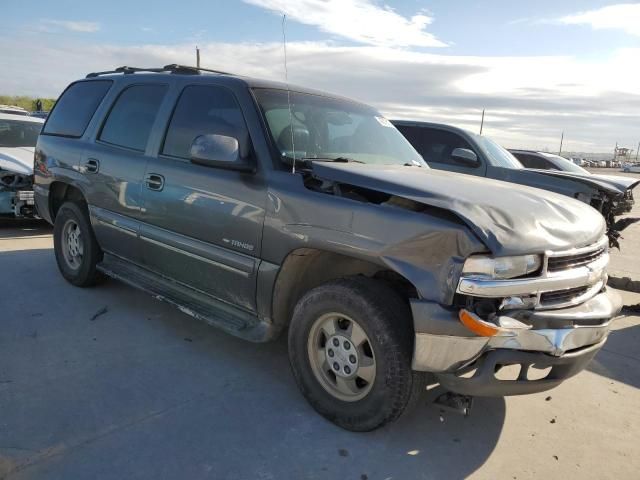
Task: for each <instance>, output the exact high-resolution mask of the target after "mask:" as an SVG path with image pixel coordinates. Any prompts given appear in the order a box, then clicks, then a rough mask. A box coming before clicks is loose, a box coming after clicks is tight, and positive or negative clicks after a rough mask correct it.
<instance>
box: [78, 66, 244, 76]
mask: <svg viewBox="0 0 640 480" xmlns="http://www.w3.org/2000/svg"><path fill="white" fill-rule="evenodd" d="M136 72H152V73H163V72H170V73H176V74H184V75H199V74H200V72H208V73H217V74H219V75H233V74H232V73H229V72H223V71H220V70H211V69H209V68H200V67H191V66H188V65H178V64H176V63H172V64H169V65H165V66H164V67H160V68H140V67H128V66H126V65H125V66H122V67H118V68H116V69H115V70H105V71H104V72H93V73H89V74H88V75H87V76H86V78H95V77H99V76H100V75H109V74H111V73H123V74H125V75H128V74H131V73H136Z"/></svg>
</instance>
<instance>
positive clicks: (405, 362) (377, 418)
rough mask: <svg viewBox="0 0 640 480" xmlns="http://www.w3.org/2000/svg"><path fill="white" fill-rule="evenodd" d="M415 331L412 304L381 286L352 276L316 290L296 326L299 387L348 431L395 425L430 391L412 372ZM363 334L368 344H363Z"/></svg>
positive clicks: (294, 364)
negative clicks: (389, 424) (391, 423)
mask: <svg viewBox="0 0 640 480" xmlns="http://www.w3.org/2000/svg"><path fill="white" fill-rule="evenodd" d="M334 327H335V332H334V333H333V335H329V333H330V331H331V329H332V328H334ZM357 327H359V328H360V329H361V331H358V330H357ZM328 332H329V333H328ZM349 332H351V333H349ZM413 332H414V330H413V326H412V322H411V315H410V311H409V308H408V306H407V305H406V303H405V302H404V301H403V300H402V299H401V298H400V297H399V296H398V294H397V293H395V292H394V291H393V290H392V289H391V288H390V287H388V286H386V285H385V284H384V283H382V282H380V281H377V280H372V279H369V278H365V277H351V278H344V279H339V280H334V281H331V282H328V283H325V284H324V285H321V286H319V287H316V288H314V289H312V290H310V291H309V292H307V293H306V294H305V295H304V296H303V297H302V298H301V299H300V301H299V302H298V304H297V305H296V307H295V309H294V312H293V317H292V319H291V324H290V326H289V361H290V363H291V368H292V370H293V374H294V376H295V379H296V382H297V384H298V387H299V388H300V390H301V391H302V394H303V395H304V397H305V398H306V399H307V401H308V402H309V403H310V404H311V405H312V406H313V408H314V409H315V410H316V411H317V412H318V413H320V414H321V415H322V416H324V417H325V418H327V419H328V420H330V421H332V422H333V423H335V424H336V425H338V426H340V427H342V428H345V429H347V430H351V431H356V432H364V431H370V430H374V429H376V428H379V427H381V426H383V425H384V424H386V423H388V422H392V421H395V420H397V419H398V418H399V417H400V416H401V415H402V413H403V412H404V411H405V410H406V409H407V408H408V407H410V406H412V405H415V403H417V399H418V398H419V395H420V394H421V393H423V392H424V391H425V388H426V383H425V380H426V376H425V375H423V374H421V373H417V372H412V370H411V356H412V348H413ZM362 333H364V336H365V337H366V340H365V341H363V342H361V343H358V342H360V340H361V339H362ZM345 338H346V339H347V340H345ZM335 340H338V342H337V343H334V342H335ZM345 342H346V344H345ZM351 342H353V343H351ZM356 344H358V347H356ZM347 347H349V349H348V350H345V348H347ZM354 349H355V351H354ZM331 350H333V351H334V354H333V355H331V358H330V353H331ZM351 352H354V353H356V354H357V355H351ZM354 359H355V360H356V362H354V364H353V365H354V366H355V367H354V368H353V369H351V368H349V367H351V366H352V363H350V362H352V361H353V360H354ZM330 362H333V363H330ZM372 363H373V372H375V373H374V375H373V376H372V375H371V371H372V369H371V364H372ZM336 367H337V368H336ZM332 369H333V370H332ZM353 370H355V371H353ZM336 372H338V373H336ZM348 373H349V374H350V375H351V376H350V377H346V375H347V374H348ZM361 374H362V375H363V376H362V377H360V375H361ZM365 378H368V379H370V380H371V381H366V380H364V379H365ZM339 382H340V383H339Z"/></svg>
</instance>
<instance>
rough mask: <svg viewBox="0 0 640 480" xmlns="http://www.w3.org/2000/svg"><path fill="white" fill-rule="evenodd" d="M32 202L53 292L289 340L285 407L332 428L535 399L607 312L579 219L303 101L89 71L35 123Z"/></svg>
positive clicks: (578, 214)
mask: <svg viewBox="0 0 640 480" xmlns="http://www.w3.org/2000/svg"><path fill="white" fill-rule="evenodd" d="M34 191H35V198H36V205H37V209H38V211H39V213H40V215H41V216H42V217H43V218H45V219H46V220H47V221H49V222H51V223H52V224H53V225H54V244H55V255H56V259H57V263H58V266H59V268H60V271H61V273H62V275H63V277H64V278H65V279H67V280H68V281H69V282H71V283H72V284H74V285H76V286H79V287H87V286H90V285H94V284H96V283H98V282H99V281H100V280H101V279H102V278H103V276H104V275H107V276H110V277H113V278H116V279H119V280H121V281H123V282H126V283H128V284H130V285H132V286H135V287H137V288H140V289H142V290H145V291H147V292H149V293H150V294H152V295H154V296H155V297H156V298H158V299H161V300H165V301H167V302H169V303H171V304H173V305H175V306H177V307H178V308H179V309H180V310H181V311H183V312H185V313H187V314H189V315H191V316H193V317H195V318H198V319H200V320H203V321H205V322H207V323H209V324H211V325H214V326H217V327H219V328H221V329H223V330H224V331H226V332H228V333H230V334H232V335H236V336H238V337H242V338H244V339H247V340H250V341H254V342H264V341H268V340H273V339H275V338H276V337H278V335H280V334H281V333H283V332H285V331H286V332H287V335H288V342H289V343H288V344H289V357H290V363H291V367H292V370H293V374H294V376H295V379H296V381H297V383H298V386H299V387H300V389H301V391H302V393H303V395H304V396H305V397H306V398H307V400H308V401H309V402H310V403H311V405H312V406H313V407H314V408H315V409H316V410H317V411H318V412H319V413H321V414H322V415H324V416H325V417H326V418H328V419H329V420H331V421H333V422H335V423H336V424H338V425H340V426H341V427H343V428H346V429H350V430H355V431H365V430H372V429H375V428H377V427H380V426H381V425H383V424H385V423H387V422H389V421H393V420H395V419H396V418H398V417H399V416H400V414H401V413H402V412H403V411H405V410H406V409H407V407H408V406H409V405H411V404H413V403H414V401H415V399H416V398H418V396H419V395H420V394H421V393H423V392H424V390H425V383H426V382H428V381H437V382H439V383H440V384H441V385H442V386H443V387H445V388H447V389H449V390H451V391H453V392H457V393H459V394H464V395H516V394H524V393H530V392H538V391H542V390H546V389H549V388H552V387H554V386H555V385H558V384H559V383H560V382H562V381H563V380H564V379H566V378H568V377H570V376H571V375H574V374H576V373H578V372H579V371H580V370H582V369H583V368H584V367H585V366H586V364H587V363H588V362H589V361H590V360H591V358H593V356H594V355H595V354H596V353H597V351H598V350H599V349H600V348H601V347H602V345H603V344H604V342H605V341H606V338H607V335H608V333H609V325H610V322H611V320H612V318H613V317H615V316H616V315H617V314H618V312H619V311H620V301H619V298H618V296H617V295H616V294H615V293H614V292H612V291H611V290H609V289H607V287H606V279H607V275H606V267H607V263H608V259H609V256H608V251H607V239H606V236H605V223H604V221H603V219H602V217H601V216H600V214H599V213H598V212H597V211H595V210H594V209H592V208H591V207H589V206H587V205H585V204H583V203H581V202H578V201H576V200H572V199H568V198H566V197H562V196H559V195H557V194H554V193H551V192H546V191H541V190H536V189H532V188H528V187H523V186H514V185H513V184H508V183H503V182H499V181H493V180H486V179H483V178H478V177H471V176H465V175H455V174H451V173H448V172H439V171H435V170H431V169H429V167H428V166H427V165H426V164H425V163H424V161H423V160H422V158H421V157H420V155H419V154H418V153H417V152H416V151H415V150H414V149H413V148H412V147H411V145H410V144H409V143H408V142H407V141H406V140H405V138H404V137H403V136H402V135H401V134H400V133H399V132H398V131H397V130H396V129H395V128H394V127H393V125H391V123H390V122H389V121H388V120H387V119H385V118H384V117H383V116H382V115H380V114H379V113H378V112H377V111H376V110H374V109H373V108H371V107H368V106H366V105H363V104H360V103H357V102H354V101H352V100H348V99H345V98H338V97H335V96H330V95H327V94H324V93H320V92H316V91H311V90H308V89H304V88H298V87H295V88H293V87H292V88H291V89H289V88H288V87H287V86H285V85H282V84H278V83H273V82H266V81H262V80H255V79H250V78H245V77H239V76H234V75H231V74H225V73H223V72H206V71H204V70H203V69H195V68H192V67H183V66H177V65H168V66H166V67H163V68H158V69H146V70H145V69H136V68H129V67H123V68H120V69H117V70H115V71H112V72H100V73H95V74H90V75H88V77H87V78H86V79H82V80H79V81H77V82H74V83H72V84H71V85H70V86H69V87H68V88H67V89H66V90H65V91H64V93H63V94H62V96H61V97H60V99H59V101H58V102H57V103H56V106H55V107H54V109H53V111H52V112H51V114H50V116H49V117H48V119H47V122H46V124H45V126H44V129H43V133H42V134H41V136H40V137H39V139H38V144H37V148H36V153H35V186H34ZM507 365H518V366H520V367H521V371H520V373H519V375H517V377H516V378H513V379H510V380H503V379H500V378H498V377H497V376H496V372H498V371H499V370H500V369H501V368H502V367H503V366H507ZM534 366H535V368H538V369H546V373H545V374H544V375H542V376H538V377H537V378H534V377H532V376H531V375H530V372H531V371H532V370H534Z"/></svg>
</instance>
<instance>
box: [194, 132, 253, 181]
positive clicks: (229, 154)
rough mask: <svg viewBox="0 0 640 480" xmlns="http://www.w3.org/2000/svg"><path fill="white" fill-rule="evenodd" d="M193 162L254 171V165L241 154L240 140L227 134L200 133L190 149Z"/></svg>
mask: <svg viewBox="0 0 640 480" xmlns="http://www.w3.org/2000/svg"><path fill="white" fill-rule="evenodd" d="M189 155H190V156H191V162H192V163H195V164H198V165H203V166H205V167H216V168H225V169H227V170H238V171H241V172H252V171H254V170H255V168H254V166H253V165H252V164H251V163H250V162H249V161H247V159H244V158H242V157H241V156H240V142H238V139H237V138H235V137H229V136H227V135H217V134H208V135H200V136H198V137H196V138H195V139H194V140H193V143H192V144H191V149H190V150H189Z"/></svg>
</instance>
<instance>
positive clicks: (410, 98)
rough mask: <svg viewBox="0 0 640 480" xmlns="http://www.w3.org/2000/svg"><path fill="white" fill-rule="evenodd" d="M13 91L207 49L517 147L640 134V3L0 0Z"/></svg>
mask: <svg viewBox="0 0 640 480" xmlns="http://www.w3.org/2000/svg"><path fill="white" fill-rule="evenodd" d="M2 12H3V28H2V29H1V31H0V42H1V45H2V48H1V49H0V94H7V95H18V94H22V95H32V96H42V97H57V96H58V95H59V94H60V92H61V91H62V90H63V89H64V87H65V86H66V85H67V84H68V83H70V82H71V81H73V80H76V79H78V78H81V77H84V76H85V75H86V74H87V73H88V72H92V71H101V70H109V69H112V68H115V67H117V66H121V65H131V66H146V67H151V66H162V65H166V64H169V63H183V64H195V47H196V45H197V46H198V47H199V48H200V50H201V63H202V66H204V67H209V68H214V69H219V70H224V71H231V72H234V73H238V74H242V75H249V76H253V77H261V78H269V79H277V80H284V75H285V68H284V61H283V45H282V38H283V37H282V34H283V32H282V16H283V14H285V15H286V39H287V59H288V62H287V66H288V68H287V71H288V79H289V82H291V83H293V84H299V85H304V86H306V87H312V88H317V89H320V90H325V91H327V92H330V93H335V94H339V95H344V96H348V97H352V98H355V99H357V100H360V101H363V102H366V103H368V104H371V105H373V106H375V107H376V108H378V109H379V110H380V111H381V112H382V113H383V114H384V115H385V116H387V117H388V118H392V119H396V118H397V119H415V120H426V121H434V122H442V123H450V124H453V125H457V126H459V127H463V128H467V129H469V130H471V131H476V132H477V131H478V130H479V127H480V118H481V113H482V110H483V109H485V110H486V116H485V127H484V132H483V133H484V134H486V135H489V136H491V137H492V138H494V139H495V140H497V141H498V142H500V143H502V144H503V145H504V146H507V147H518V148H533V149H546V150H549V151H557V149H558V147H559V143H560V136H561V134H562V132H564V138H565V143H564V147H563V150H573V151H583V152H612V151H613V148H614V146H615V144H616V143H618V144H619V145H620V146H625V147H630V148H634V149H635V148H636V146H637V145H638V142H639V141H640V2H635V3H634V2H629V3H620V2H619V1H618V2H616V1H597V0H579V1H578V0H537V1H535V2H534V1H526V2H525V1H513V0H510V1H507V0H482V1H480V0H476V1H472V0H399V1H391V0H389V1H384V0H207V1H202V0H201V1H195V0H181V1H180V2H175V0H171V1H169V0H128V1H124V0H110V1H108V2H93V1H86V0H83V1H78V0H56V1H55V2H51V1H50V0H21V1H20V2H15V1H13V2H8V3H7V4H5V5H3V7H2Z"/></svg>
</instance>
